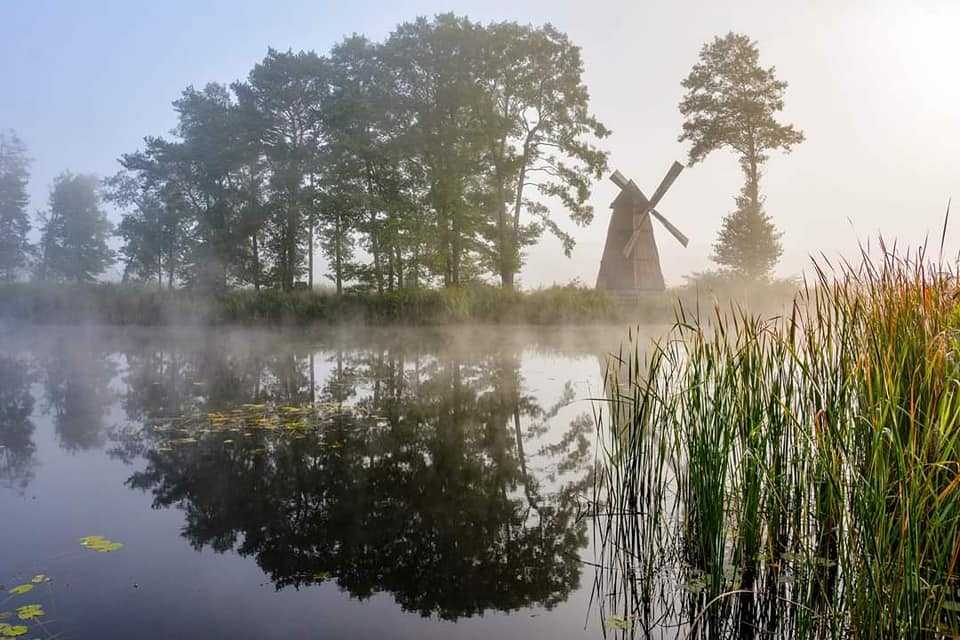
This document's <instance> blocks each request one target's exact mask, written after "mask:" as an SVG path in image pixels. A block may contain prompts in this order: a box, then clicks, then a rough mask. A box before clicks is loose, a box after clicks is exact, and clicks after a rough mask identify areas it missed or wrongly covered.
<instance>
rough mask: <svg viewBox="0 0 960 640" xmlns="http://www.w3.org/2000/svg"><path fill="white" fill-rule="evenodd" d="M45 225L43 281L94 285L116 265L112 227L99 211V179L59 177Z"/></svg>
mask: <svg viewBox="0 0 960 640" xmlns="http://www.w3.org/2000/svg"><path fill="white" fill-rule="evenodd" d="M43 222H44V224H43V229H42V236H41V240H40V247H41V252H42V257H41V260H40V265H39V275H40V278H41V279H43V280H46V279H57V280H73V281H76V282H92V281H94V280H95V279H96V278H97V276H99V275H100V274H102V273H103V272H104V271H106V270H107V268H108V267H109V266H110V265H111V264H113V261H114V254H113V251H112V250H111V249H110V247H109V246H107V238H108V237H109V236H110V233H111V231H112V226H111V224H110V222H109V221H108V220H107V216H106V214H105V213H104V212H103V210H102V209H101V208H100V182H99V181H98V180H97V178H96V177H94V176H89V175H77V174H73V173H69V172H67V173H62V174H60V175H59V176H57V177H56V178H55V179H54V181H53V187H52V189H51V190H50V209H49V211H48V212H47V213H46V214H45V216H44V221H43Z"/></svg>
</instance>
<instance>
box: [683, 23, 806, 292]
mask: <svg viewBox="0 0 960 640" xmlns="http://www.w3.org/2000/svg"><path fill="white" fill-rule="evenodd" d="M682 85H683V88H684V89H686V90H687V93H686V94H685V95H684V97H683V99H682V100H681V102H680V113H681V114H682V115H683V117H684V122H683V132H682V133H681V135H680V138H679V140H680V141H681V142H684V141H688V142H690V143H691V146H690V152H689V160H690V164H691V165H694V164H696V163H698V162H701V161H703V160H704V159H705V158H706V157H707V156H708V155H709V154H710V153H712V152H714V151H717V150H720V149H724V148H728V149H731V150H733V151H734V152H735V153H736V154H737V155H738V157H739V160H740V167H741V169H742V170H743V174H744V178H745V184H744V187H743V189H742V190H741V193H740V195H739V196H738V197H737V198H736V203H737V208H736V210H735V211H734V212H733V213H732V214H730V215H729V216H727V217H726V219H725V220H724V224H723V229H722V231H721V233H720V237H719V238H718V240H717V243H716V245H715V246H714V260H715V261H716V262H717V263H718V264H720V265H721V266H724V267H727V268H730V269H732V270H734V271H735V272H737V273H738V274H739V275H741V276H745V277H750V278H763V277H765V276H766V275H767V274H769V272H770V271H771V269H772V268H773V266H774V265H775V264H776V262H777V260H779V258H780V253H781V247H780V239H779V233H777V231H776V230H775V228H774V226H773V224H772V222H771V221H770V219H769V217H768V216H767V215H766V213H765V212H764V211H763V198H762V197H761V195H760V178H761V176H762V170H763V165H764V164H765V163H766V161H767V160H768V159H769V154H770V152H771V151H777V150H781V151H784V152H789V151H790V150H791V149H792V148H793V147H794V146H796V145H798V144H800V143H801V142H803V140H804V137H803V133H802V132H801V131H799V130H797V129H795V128H794V127H793V125H784V124H780V123H779V122H777V120H776V114H777V113H779V112H780V111H782V110H783V94H784V92H785V91H786V88H787V83H786V82H783V81H781V80H777V79H776V76H775V69H774V68H773V67H770V68H768V69H765V68H763V67H761V66H760V51H759V49H758V48H757V44H756V43H755V42H753V41H751V40H750V38H749V37H747V36H745V35H741V34H736V33H728V34H727V35H726V36H724V37H722V38H720V37H717V38H714V40H713V42H711V43H709V44H706V45H704V46H703V49H701V51H700V61H699V62H698V63H697V64H695V65H694V66H693V69H692V70H691V71H690V74H689V75H688V76H687V77H686V79H684V81H683V82H682Z"/></svg>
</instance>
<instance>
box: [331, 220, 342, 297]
mask: <svg viewBox="0 0 960 640" xmlns="http://www.w3.org/2000/svg"><path fill="white" fill-rule="evenodd" d="M336 215H337V217H336V227H335V229H334V233H335V234H336V237H334V240H333V254H334V265H333V275H334V278H335V279H336V281H337V295H338V296H339V295H341V294H342V293H343V226H342V222H341V216H340V214H339V213H338V214H336Z"/></svg>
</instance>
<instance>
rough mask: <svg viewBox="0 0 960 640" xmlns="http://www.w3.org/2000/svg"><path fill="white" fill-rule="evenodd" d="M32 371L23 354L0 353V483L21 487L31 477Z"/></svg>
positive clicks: (33, 461) (33, 454)
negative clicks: (5, 354)
mask: <svg viewBox="0 0 960 640" xmlns="http://www.w3.org/2000/svg"><path fill="white" fill-rule="evenodd" d="M33 381H34V372H33V371H32V370H31V368H30V363H29V362H28V361H27V360H25V359H22V358H14V357H11V356H4V355H0V484H2V486H4V487H7V488H13V489H17V490H19V491H23V490H24V489H26V487H27V485H29V484H30V481H31V480H32V479H33V475H34V470H33V469H34V466H35V465H36V445H35V444H34V442H33V430H34V424H33V421H32V420H31V419H30V418H31V415H32V414H33V408H34V404H35V401H34V398H33V394H32V393H31V390H30V385H31V384H33Z"/></svg>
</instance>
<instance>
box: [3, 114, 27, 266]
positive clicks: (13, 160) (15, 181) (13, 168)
mask: <svg viewBox="0 0 960 640" xmlns="http://www.w3.org/2000/svg"><path fill="white" fill-rule="evenodd" d="M29 180H30V159H29V158H28V157H27V148H26V146H25V145H24V144H23V141H22V140H20V138H19V137H17V134H16V133H14V132H13V131H6V132H4V131H0V281H6V282H9V281H11V280H15V279H16V278H17V275H18V274H19V273H20V272H21V271H22V270H23V269H24V268H25V267H26V266H27V261H28V260H29V258H30V255H31V253H32V248H31V246H30V242H29V240H28V238H27V234H29V233H30V216H29V215H28V214H27V204H28V203H29V201H30V199H29V197H28V195H27V183H28V181H29Z"/></svg>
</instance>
